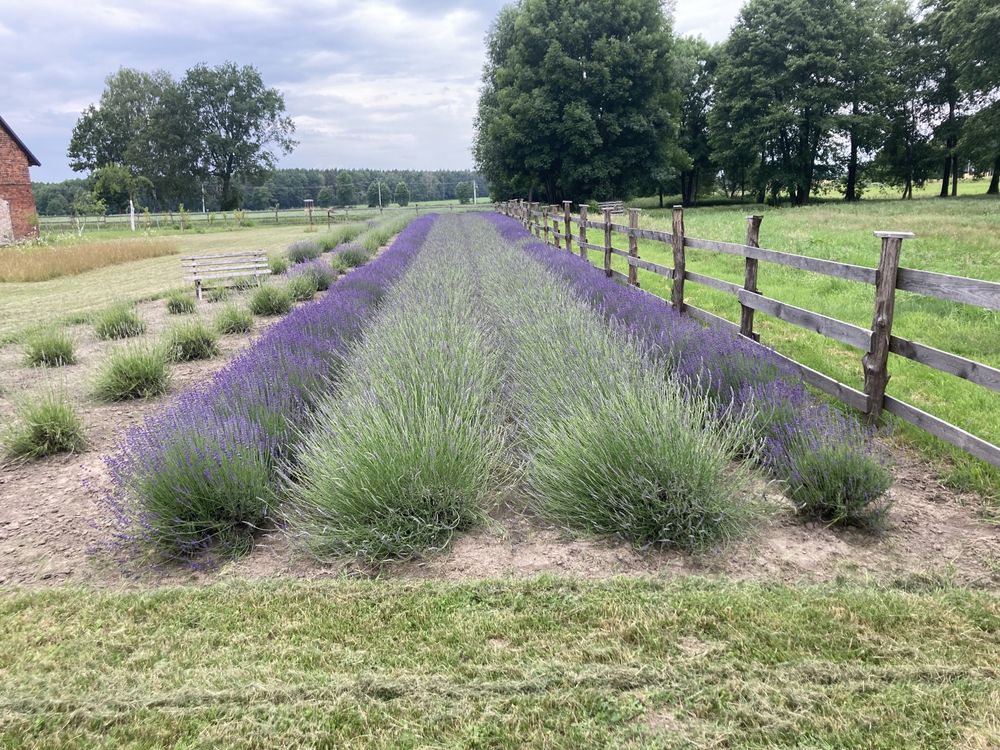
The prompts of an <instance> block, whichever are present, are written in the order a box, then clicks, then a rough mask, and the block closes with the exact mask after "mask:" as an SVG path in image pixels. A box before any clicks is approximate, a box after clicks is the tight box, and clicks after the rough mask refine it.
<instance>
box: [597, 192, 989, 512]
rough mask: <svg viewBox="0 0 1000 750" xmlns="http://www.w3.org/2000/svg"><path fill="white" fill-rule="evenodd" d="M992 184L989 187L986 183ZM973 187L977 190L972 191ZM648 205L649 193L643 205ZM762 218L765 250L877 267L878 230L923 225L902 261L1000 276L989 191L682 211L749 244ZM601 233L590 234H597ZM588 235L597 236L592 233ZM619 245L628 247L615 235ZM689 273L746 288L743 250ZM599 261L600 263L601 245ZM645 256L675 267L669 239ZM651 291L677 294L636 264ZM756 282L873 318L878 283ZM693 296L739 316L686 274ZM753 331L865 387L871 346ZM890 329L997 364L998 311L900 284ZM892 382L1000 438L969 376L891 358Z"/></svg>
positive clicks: (804, 303) (977, 478) (905, 429)
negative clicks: (752, 225) (753, 223)
mask: <svg viewBox="0 0 1000 750" xmlns="http://www.w3.org/2000/svg"><path fill="white" fill-rule="evenodd" d="M980 184H981V185H982V190H983V191H985V183H980ZM969 192H971V191H969ZM643 203H644V204H645V205H648V203H649V202H648V201H644V202H643ZM748 214H761V215H763V217H764V218H763V221H762V223H761V229H760V244H761V246H762V247H766V248H770V249H773V250H781V251H785V252H790V253H796V254H800V255H809V256H813V257H817V258H825V259H829V260H836V261H840V262H844V263H853V264H857V265H862V266H869V267H875V266H877V265H878V258H879V248H880V241H879V240H878V239H877V238H876V237H874V236H873V234H872V233H873V232H875V231H878V230H899V231H910V232H914V233H915V234H916V235H917V236H916V238H915V239H912V240H906V241H905V242H904V243H903V251H902V265H904V266H906V267H909V268H916V269H921V270H927V271H938V272H941V273H947V274H953V275H956V276H969V277H973V278H980V279H987V280H991V281H1000V200H997V199H996V198H994V197H987V196H984V195H983V196H978V197H977V196H971V197H968V198H959V199H947V200H941V199H938V198H922V199H917V200H912V201H900V200H865V201H862V202H860V203H856V204H845V203H843V202H818V203H816V204H815V205H812V206H807V207H804V208H787V207H786V208H773V207H769V206H762V205H729V206H714V207H707V208H689V209H686V210H685V212H684V219H685V234H686V235H687V236H690V237H698V238H701V239H711V240H722V241H728V242H744V241H745V237H746V218H745V217H746V216H747V215H748ZM640 223H641V225H642V226H643V227H649V228H654V229H661V230H664V231H668V232H669V231H670V229H671V210H670V209H669V208H666V209H658V208H647V209H644V210H643V213H642V216H641V219H640ZM591 232H592V233H593V230H591ZM591 241H600V240H599V238H591ZM615 243H616V247H621V248H622V249H626V248H627V243H626V240H625V238H624V237H622V236H620V235H616V236H615ZM686 253H687V254H686V262H687V270H688V271H693V272H696V273H700V274H704V275H707V276H714V277H716V278H720V279H724V280H726V281H731V282H734V283H738V284H740V285H741V286H742V284H743V272H744V261H743V259H742V258H740V257H736V256H731V255H724V254H721V253H713V252H709V251H704V250H695V249H691V248H688V249H687V251H686ZM590 255H591V261H592V262H594V263H595V264H600V263H602V260H601V259H600V258H598V257H597V255H598V254H597V253H593V252H591V253H590ZM639 255H640V256H641V257H643V258H646V259H648V260H652V261H654V262H657V263H661V264H663V265H666V266H672V265H673V256H672V253H671V250H670V248H669V246H667V245H664V244H662V243H658V242H651V241H640V243H639ZM613 265H614V267H615V268H616V269H618V270H620V271H622V272H625V271H626V270H627V264H626V262H625V259H623V258H620V257H617V256H616V257H615V258H614V264H613ZM639 282H640V285H641V286H642V288H644V289H646V290H648V291H651V292H653V293H655V294H658V295H661V296H669V283H670V282H669V281H667V280H666V279H664V278H662V277H660V276H657V275H655V274H653V273H651V272H648V271H643V270H640V271H639ZM757 286H758V289H760V291H761V292H762V293H763V294H765V295H767V296H769V297H773V298H776V299H778V300H780V301H782V302H787V303H790V304H792V305H795V306H797V307H802V308H805V309H808V310H812V311H814V312H818V313H822V314H824V315H828V316H830V317H834V318H838V319H840V320H844V321H847V322H849V323H854V324H856V325H859V326H863V327H865V328H868V327H870V326H871V322H872V313H873V305H874V287H871V286H868V285H865V284H860V283H856V282H851V281H846V280H841V279H835V278H830V277H826V276H822V275H820V274H815V273H811V272H806V271H799V270H797V269H791V268H786V267H783V266H777V265H774V264H771V263H763V262H762V263H761V264H760V268H759V276H758V282H757ZM685 298H686V300H687V301H688V302H690V303H691V304H693V305H695V306H697V307H701V308H703V309H706V310H709V311H710V312H713V313H715V314H717V315H720V316H722V317H724V318H727V319H728V320H731V321H734V322H739V315H740V306H739V303H738V302H737V300H736V299H735V298H734V297H732V296H730V295H728V294H725V293H723V292H720V291H717V290H715V289H710V288H708V287H705V286H702V285H700V284H696V283H693V282H691V281H688V282H687V283H686V284H685ZM755 329H756V330H757V331H758V332H759V333H760V336H761V342H762V343H764V344H767V345H768V346H772V347H774V348H775V349H777V350H778V351H779V352H781V353H783V354H786V355H788V356H790V357H792V358H794V359H796V360H798V361H799V362H802V363H803V364H806V365H808V366H809V367H812V368H814V369H816V370H819V371H820V372H823V373H825V374H827V375H830V376H832V377H835V378H836V379H838V380H840V381H841V382H843V383H847V384H848V385H851V386H853V387H855V388H859V389H860V388H861V386H862V384H863V373H862V369H861V356H862V352H861V351H860V350H857V349H853V348H852V347H849V346H845V345H842V344H839V343H837V342H835V341H832V340H830V339H827V338H825V337H822V336H820V335H819V334H815V333H812V332H810V331H806V330H804V329H802V328H798V327H796V326H792V325H790V324H787V323H784V322H782V321H779V320H777V319H775V318H771V317H769V316H767V315H766V314H763V313H759V312H758V313H757V315H756V321H755ZM893 331H894V333H896V334H897V335H899V336H903V337H905V338H908V339H911V340H914V341H919V342H921V343H924V344H928V345H930V346H933V347H936V348H938V349H943V350H945V351H950V352H952V353H954V354H958V355H961V356H963V357H967V358H969V359H973V360H976V361H979V362H984V363H986V364H988V365H992V366H994V367H1000V312H996V311H986V310H981V309H977V308H974V307H970V306H968V305H963V304H959V303H952V302H947V301H943V300H938V299H934V298H931V297H925V296H923V295H917V294H910V293H906V292H900V293H899V294H898V295H897V301H896V316H895V322H894V326H893ZM889 371H890V373H891V375H892V379H891V380H890V382H889V387H888V393H889V394H890V395H892V396H895V397H897V398H900V399H902V400H904V401H907V402H909V403H911V404H913V405H914V406H917V407H919V408H921V409H924V410H925V411H927V412H929V413H931V414H934V415H935V416H938V417H940V418H942V419H946V420H947V421H949V422H951V423H953V424H956V425H958V426H959V427H962V428H963V429H965V430H968V431H969V432H971V433H973V434H975V435H978V436H980V437H982V438H984V439H986V440H989V441H991V442H993V443H995V444H1000V394H997V393H994V392H992V391H990V390H988V389H986V388H984V387H982V386H979V385H976V384H973V383H969V382H968V381H965V380H962V379H961V378H958V377H955V376H953V375H949V374H946V373H942V372H938V371H936V370H933V369H931V368H929V367H926V366H924V365H921V364H918V363H916V362H912V361H909V360H907V359H904V358H902V357H898V356H896V355H891V357H890V363H889ZM898 430H899V433H900V434H901V435H902V436H903V437H904V438H906V439H908V440H911V441H913V442H915V443H916V444H918V445H919V446H920V447H922V448H924V449H925V450H926V451H927V452H928V453H930V454H931V455H934V456H940V455H943V456H945V457H946V458H947V459H948V463H949V467H948V472H949V479H950V480H951V481H952V482H954V483H955V484H956V485H958V486H960V487H966V488H974V489H977V490H978V491H980V492H985V493H986V494H988V495H992V496H993V497H994V498H1000V472H998V471H995V470H993V469H991V468H990V467H989V466H987V465H985V464H983V463H982V462H979V461H974V460H971V459H968V458H966V457H965V454H962V453H960V452H958V451H955V450H952V449H950V448H947V447H945V446H944V444H943V443H941V442H940V441H937V440H935V439H932V438H930V437H929V436H927V435H926V434H925V433H923V432H922V431H920V430H916V429H912V428H910V427H909V426H907V425H903V424H902V423H899V425H898Z"/></svg>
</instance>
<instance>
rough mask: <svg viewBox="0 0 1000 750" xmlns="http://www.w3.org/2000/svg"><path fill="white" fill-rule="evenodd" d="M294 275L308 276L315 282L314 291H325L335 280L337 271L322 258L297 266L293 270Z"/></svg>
mask: <svg viewBox="0 0 1000 750" xmlns="http://www.w3.org/2000/svg"><path fill="white" fill-rule="evenodd" d="M294 274H295V276H296V277H297V276H309V277H311V278H312V279H313V281H314V282H315V284H316V291H318V292H325V291H326V290H327V289H329V288H330V284H332V283H333V282H334V281H336V280H337V272H336V271H335V270H334V269H333V266H332V265H330V264H329V263H327V262H325V261H324V260H313V261H310V262H309V263H303V264H302V265H300V266H297V267H296V268H295V271H294Z"/></svg>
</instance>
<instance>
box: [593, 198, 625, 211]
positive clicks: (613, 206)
mask: <svg viewBox="0 0 1000 750" xmlns="http://www.w3.org/2000/svg"><path fill="white" fill-rule="evenodd" d="M597 205H598V206H599V207H600V209H601V211H605V210H610V211H611V213H612V214H623V213H625V202H624V201H604V202H603V203H598V204H597Z"/></svg>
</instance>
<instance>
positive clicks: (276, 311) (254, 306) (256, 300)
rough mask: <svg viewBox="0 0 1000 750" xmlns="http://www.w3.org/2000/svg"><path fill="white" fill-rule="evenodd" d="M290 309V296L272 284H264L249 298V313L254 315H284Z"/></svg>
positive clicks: (285, 290)
mask: <svg viewBox="0 0 1000 750" xmlns="http://www.w3.org/2000/svg"><path fill="white" fill-rule="evenodd" d="M291 309H292V295H291V294H289V293H288V290H287V289H284V288H282V287H280V286H276V285H274V284H264V286H262V287H260V288H259V289H258V290H257V291H255V292H254V293H253V296H251V297H250V312H252V313H253V314H254V315H263V316H269V315H284V314H285V313H287V312H288V311H289V310H291Z"/></svg>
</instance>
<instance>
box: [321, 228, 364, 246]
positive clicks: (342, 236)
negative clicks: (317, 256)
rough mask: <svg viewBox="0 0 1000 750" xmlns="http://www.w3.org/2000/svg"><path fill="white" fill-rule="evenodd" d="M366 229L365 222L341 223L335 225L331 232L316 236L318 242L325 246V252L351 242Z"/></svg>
mask: <svg viewBox="0 0 1000 750" xmlns="http://www.w3.org/2000/svg"><path fill="white" fill-rule="evenodd" d="M364 229H365V225H364V224H360V223H359V224H341V225H339V226H336V227H334V228H333V229H331V230H330V231H329V232H326V233H325V234H323V235H321V236H320V237H317V238H316V242H317V243H319V246H320V247H322V248H323V252H329V251H330V250H333V249H334V248H335V247H337V246H339V245H342V244H344V243H345V242H350V241H351V240H353V239H354V238H355V237H357V236H358V235H359V234H361V233H362V232H363V231H364Z"/></svg>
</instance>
